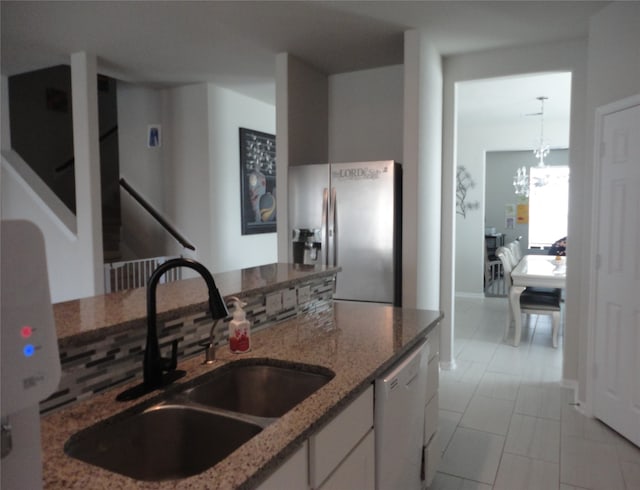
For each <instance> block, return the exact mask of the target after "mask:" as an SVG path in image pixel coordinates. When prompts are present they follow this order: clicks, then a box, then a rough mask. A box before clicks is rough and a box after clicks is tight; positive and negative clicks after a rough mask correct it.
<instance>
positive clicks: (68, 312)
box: [53, 263, 340, 347]
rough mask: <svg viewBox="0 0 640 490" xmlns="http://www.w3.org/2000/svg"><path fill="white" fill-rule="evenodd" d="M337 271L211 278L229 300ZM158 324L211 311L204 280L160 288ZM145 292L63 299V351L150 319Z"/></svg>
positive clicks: (282, 270)
mask: <svg viewBox="0 0 640 490" xmlns="http://www.w3.org/2000/svg"><path fill="white" fill-rule="evenodd" d="M339 270H340V268H339V267H327V266H309V265H294V264H280V263H277V264H268V265H263V266H258V267H250V268H247V269H242V270H237V271H230V272H222V273H218V274H213V279H214V281H215V283H216V286H217V288H218V291H220V294H221V295H222V296H223V297H224V298H225V301H226V299H227V298H228V297H229V296H247V295H250V294H252V293H253V292H255V291H261V292H265V293H268V292H269V291H271V290H275V289H277V288H283V287H286V286H291V285H295V284H297V283H299V282H302V281H305V280H308V279H310V278H312V277H321V276H326V275H330V274H335V273H336V272H337V271H339ZM156 295H157V313H158V319H159V321H165V320H172V319H175V318H179V317H180V316H184V315H185V314H190V313H192V312H198V311H203V310H205V311H206V310H207V309H208V305H207V301H208V291H207V287H206V284H205V282H204V280H203V279H202V278H200V277H195V278H193V279H184V280H181V281H175V282H168V283H164V284H159V285H158V288H157V290H156ZM146 304H147V303H146V288H136V289H129V290H126V291H119V292H116V293H111V294H105V295H101V296H93V297H89V298H81V299H78V300H71V301H65V302H62V303H56V304H54V305H53V314H54V317H55V324H56V331H57V335H58V343H59V345H60V346H61V347H69V346H74V345H81V344H86V343H88V342H92V341H95V340H99V339H101V338H102V337H104V330H103V329H105V328H109V330H110V332H111V333H114V332H121V331H122V332H123V331H127V330H128V329H130V328H131V327H133V326H134V325H135V324H139V322H140V321H144V320H145V319H146V316H147V311H146Z"/></svg>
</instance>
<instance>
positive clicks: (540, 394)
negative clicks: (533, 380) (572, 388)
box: [516, 382, 562, 420]
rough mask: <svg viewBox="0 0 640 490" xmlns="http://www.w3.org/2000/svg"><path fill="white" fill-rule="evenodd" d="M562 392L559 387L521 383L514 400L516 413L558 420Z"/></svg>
mask: <svg viewBox="0 0 640 490" xmlns="http://www.w3.org/2000/svg"><path fill="white" fill-rule="evenodd" d="M561 400H562V391H561V388H560V386H559V385H544V384H527V383H524V382H523V383H522V384H521V385H520V390H519V391H518V398H517V400H516V413H519V414H522V415H530V416H532V417H542V418H547V419H554V420H560V416H561V408H562V403H561Z"/></svg>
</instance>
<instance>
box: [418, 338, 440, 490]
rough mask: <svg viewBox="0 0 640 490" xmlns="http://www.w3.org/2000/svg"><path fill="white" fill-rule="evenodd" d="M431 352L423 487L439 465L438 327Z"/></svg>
mask: <svg viewBox="0 0 640 490" xmlns="http://www.w3.org/2000/svg"><path fill="white" fill-rule="evenodd" d="M428 338H429V342H430V343H431V352H430V357H429V366H428V368H427V404H426V406H425V410H424V451H423V460H422V466H423V475H424V480H423V485H426V486H427V487H428V486H429V485H431V482H432V481H433V477H434V476H435V474H436V471H437V469H438V465H439V464H440V442H439V440H438V416H439V407H438V388H439V385H440V356H439V352H438V351H439V347H440V325H437V326H436V327H435V328H434V329H433V330H432V331H431V333H429V336H428Z"/></svg>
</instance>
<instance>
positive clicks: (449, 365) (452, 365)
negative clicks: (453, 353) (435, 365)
mask: <svg viewBox="0 0 640 490" xmlns="http://www.w3.org/2000/svg"><path fill="white" fill-rule="evenodd" d="M456 367H457V365H456V361H455V359H454V360H453V361H448V362H444V361H441V362H440V370H441V371H453V370H455V369H456Z"/></svg>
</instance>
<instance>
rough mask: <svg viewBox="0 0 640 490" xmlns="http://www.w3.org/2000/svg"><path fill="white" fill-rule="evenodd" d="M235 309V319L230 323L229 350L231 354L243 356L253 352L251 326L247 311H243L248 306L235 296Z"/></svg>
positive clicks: (233, 298) (233, 300)
mask: <svg viewBox="0 0 640 490" xmlns="http://www.w3.org/2000/svg"><path fill="white" fill-rule="evenodd" d="M231 300H232V302H233V304H234V306H235V309H234V311H233V319H232V320H231V321H230V322H229V349H231V352H234V353H236V354H241V353H243V352H249V351H250V350H251V325H250V324H249V320H247V316H246V313H245V311H244V310H243V309H242V307H243V306H246V305H247V304H246V303H243V302H242V301H240V300H239V299H238V298H236V297H235V296H234V297H232V298H231Z"/></svg>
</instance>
